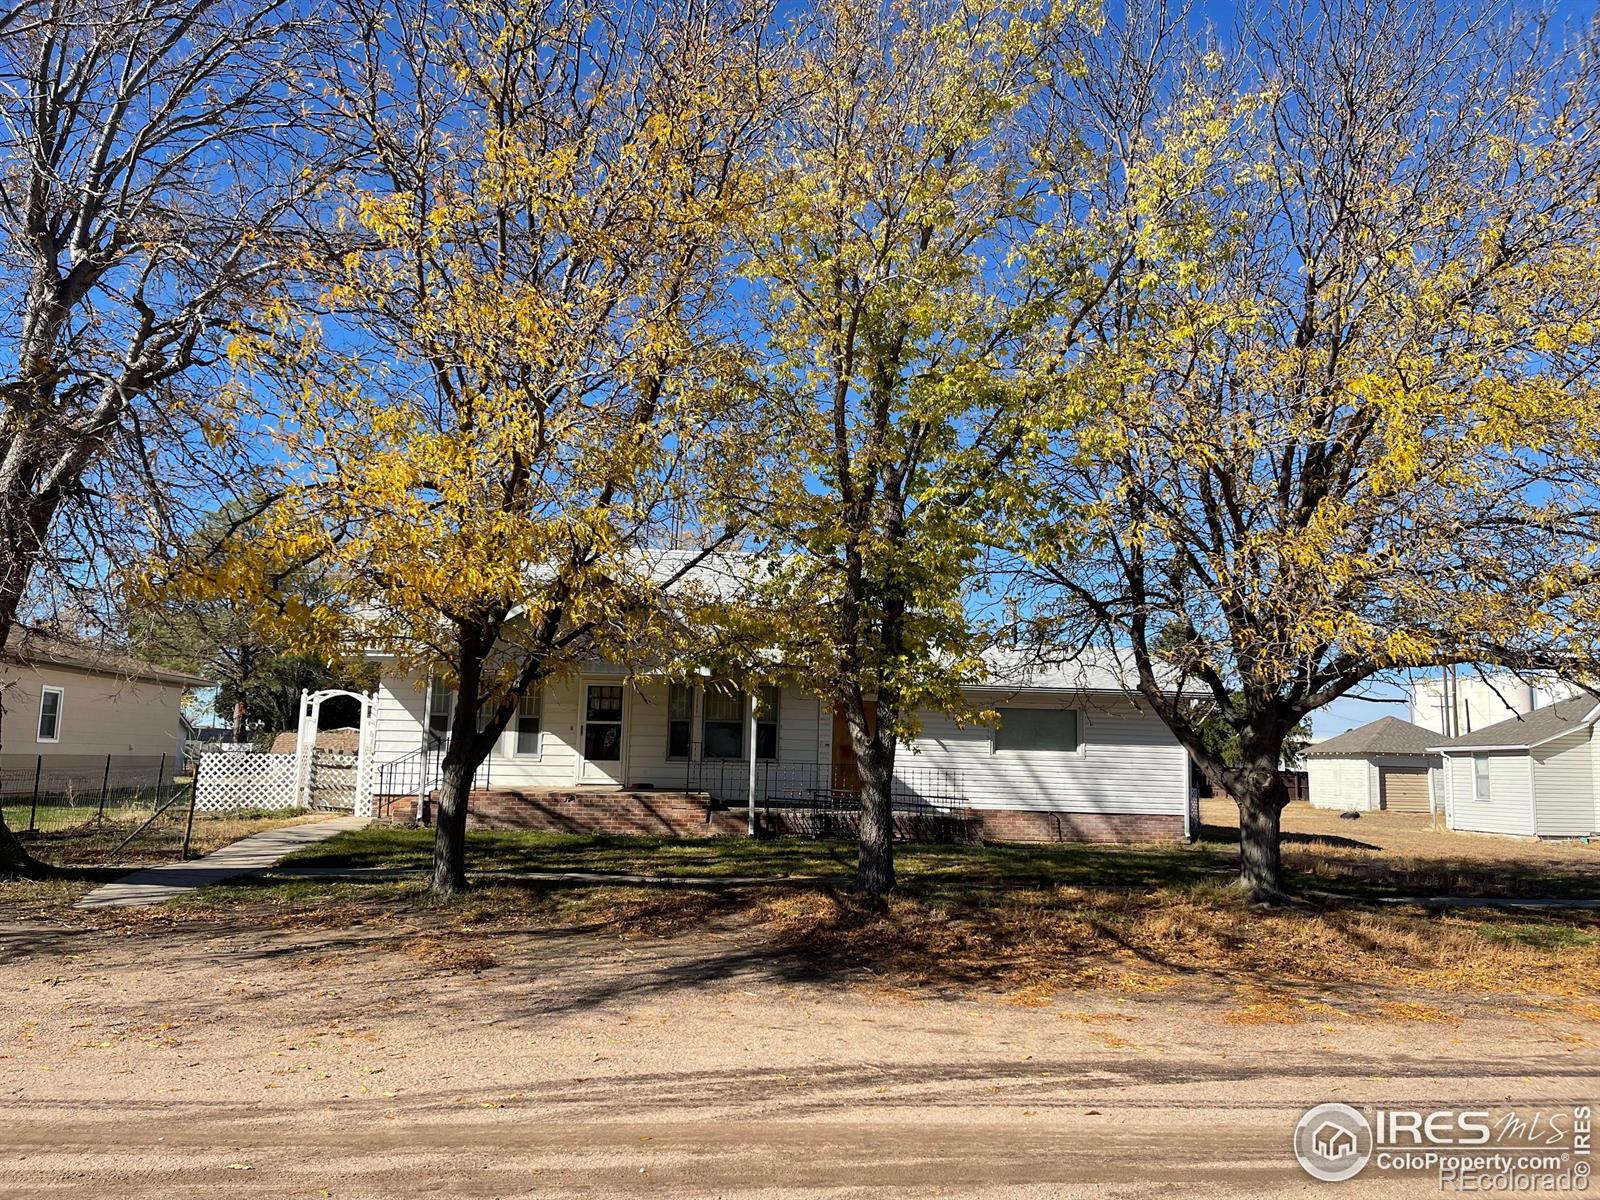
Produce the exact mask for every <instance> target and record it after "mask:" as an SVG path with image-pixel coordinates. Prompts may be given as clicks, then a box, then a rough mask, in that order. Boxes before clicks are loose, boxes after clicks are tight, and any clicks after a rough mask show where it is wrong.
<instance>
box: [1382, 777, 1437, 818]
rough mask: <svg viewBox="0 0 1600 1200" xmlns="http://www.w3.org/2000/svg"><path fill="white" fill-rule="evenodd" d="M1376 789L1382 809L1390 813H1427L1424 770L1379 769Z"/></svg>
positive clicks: (1426, 783) (1426, 789) (1426, 788)
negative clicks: (1380, 797)
mask: <svg viewBox="0 0 1600 1200" xmlns="http://www.w3.org/2000/svg"><path fill="white" fill-rule="evenodd" d="M1378 788H1379V793H1380V794H1381V795H1382V797H1383V807H1384V808H1386V809H1388V810H1389V811H1390V812H1418V813H1425V812H1427V811H1428V772H1427V769H1426V768H1420V769H1417V770H1410V769H1407V768H1404V767H1380V768H1379V769H1378Z"/></svg>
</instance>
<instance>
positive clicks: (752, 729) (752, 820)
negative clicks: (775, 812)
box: [745, 688, 756, 837]
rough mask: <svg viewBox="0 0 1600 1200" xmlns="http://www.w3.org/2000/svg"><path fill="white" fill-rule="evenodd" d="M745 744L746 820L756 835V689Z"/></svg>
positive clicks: (752, 699) (753, 834) (752, 697)
mask: <svg viewBox="0 0 1600 1200" xmlns="http://www.w3.org/2000/svg"><path fill="white" fill-rule="evenodd" d="M745 724H746V725H747V726H748V728H747V729H746V730H745V735H746V736H745V745H746V746H747V747H748V748H749V752H750V795H749V819H748V821H747V822H746V827H747V828H746V831H747V832H748V833H749V835H750V836H751V837H755V835H756V690H755V688H751V689H750V712H749V715H748V716H747V717H746V720H745Z"/></svg>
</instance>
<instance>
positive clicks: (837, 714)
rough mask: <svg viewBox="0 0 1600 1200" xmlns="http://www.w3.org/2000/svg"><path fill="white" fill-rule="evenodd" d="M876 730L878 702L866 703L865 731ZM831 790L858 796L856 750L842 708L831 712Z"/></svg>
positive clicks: (858, 769) (848, 722)
mask: <svg viewBox="0 0 1600 1200" xmlns="http://www.w3.org/2000/svg"><path fill="white" fill-rule="evenodd" d="M877 728H878V702H877V701H876V700H869V701H867V729H868V730H869V731H874V730H876V729H877ZM833 790H834V791H836V792H842V793H848V794H850V795H859V794H860V792H861V769H860V768H859V767H858V766H857V765H856V749H855V746H854V745H852V744H851V742H850V720H849V718H848V717H846V716H845V715H844V706H843V705H840V706H839V707H837V708H835V709H834V710H833Z"/></svg>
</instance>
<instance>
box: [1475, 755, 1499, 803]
mask: <svg viewBox="0 0 1600 1200" xmlns="http://www.w3.org/2000/svg"><path fill="white" fill-rule="evenodd" d="M1480 765H1481V769H1480ZM1472 798H1473V799H1474V800H1476V801H1478V802H1479V803H1482V804H1493V803H1494V781H1493V767H1491V766H1490V758H1489V756H1488V755H1487V754H1474V755H1473V756H1472Z"/></svg>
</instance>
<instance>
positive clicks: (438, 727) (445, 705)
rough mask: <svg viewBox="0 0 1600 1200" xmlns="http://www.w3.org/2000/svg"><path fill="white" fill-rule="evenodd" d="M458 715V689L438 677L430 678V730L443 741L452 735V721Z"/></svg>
mask: <svg viewBox="0 0 1600 1200" xmlns="http://www.w3.org/2000/svg"><path fill="white" fill-rule="evenodd" d="M455 715H456V690H455V689H454V688H450V687H445V685H444V684H443V683H441V682H440V681H439V680H437V679H429V680H428V712H427V717H428V721H427V724H428V732H429V733H431V734H433V736H434V737H436V738H438V739H439V740H440V741H443V740H444V739H445V738H447V737H449V736H450V723H451V722H452V721H453V720H455Z"/></svg>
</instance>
